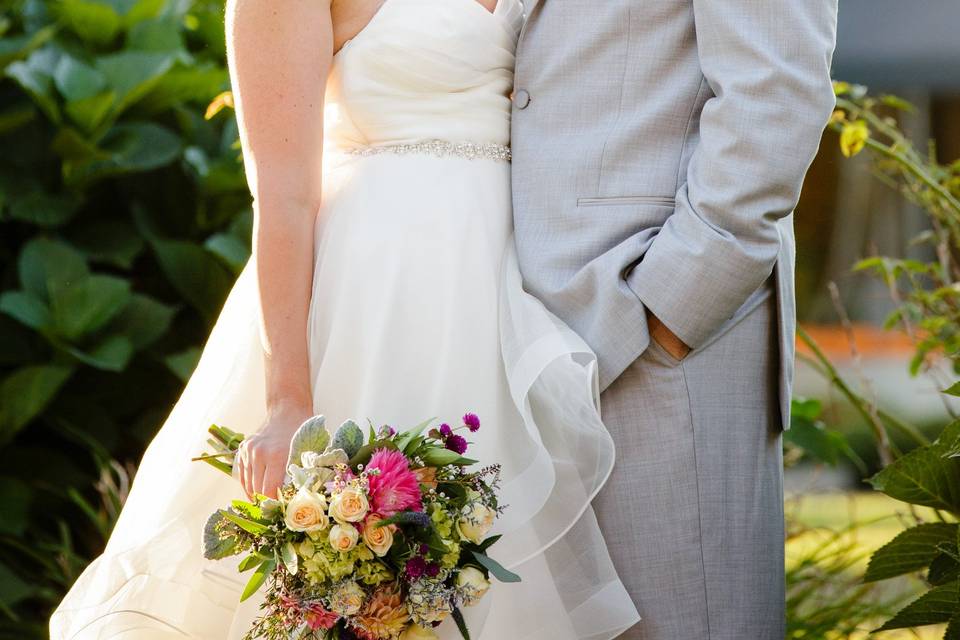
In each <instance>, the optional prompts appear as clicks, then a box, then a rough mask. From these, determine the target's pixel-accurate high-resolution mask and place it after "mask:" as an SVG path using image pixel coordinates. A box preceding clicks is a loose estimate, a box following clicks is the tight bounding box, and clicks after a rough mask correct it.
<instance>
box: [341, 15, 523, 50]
mask: <svg viewBox="0 0 960 640" xmlns="http://www.w3.org/2000/svg"><path fill="white" fill-rule="evenodd" d="M399 1H401V0H384V1H383V3H381V4H380V6H379V7H378V8H377V10H376V11H375V12H374V14H373V16H371V17H370V19H369V20H368V21H367V24H365V25H363V28H362V29H360V31H358V32H357V33H355V34H354V35H353V37H352V38H349V39H347V40H346V41H344V43H343V44H342V45H340V48H339V49H337V51H336V52H334V54H333V59H334V61H336V60H337V58H338V57H340V55H341V54H342V53H344V52H345V51H346V50H347V49H348V48H349V47H350V45H352V44H353V43H354V42H356V41H357V40H358V39H360V38H361V37H363V36H364V34H365V33H366V32H367V31H369V30H370V29H371V27H373V26H374V25H375V24H376V23H377V21H378V20H379V19H380V18H381V16H382V15H383V14H384V13H385V12H386V10H387V9H388V7H389V5H392V4H394V3H396V2H399ZM443 1H445V2H446V1H449V0H443ZM455 1H458V2H463V3H468V4H472V5H473V6H474V7H475V8H476V9H477V10H479V11H480V12H482V13H483V14H484V15H486V16H487V17H488V18H490V19H493V20H496V21H498V22H500V23H501V24H502V25H503V26H504V27H506V28H508V29H511V30H513V31H514V32H516V28H515V25H514V24H512V23H511V22H510V21H509V20H508V16H509V12H508V9H509V6H510V3H513V5H514V6H516V5H517V3H518V2H519V0H497V4H496V5H495V6H494V8H493V11H490V10H489V9H487V8H486V7H484V6H483V5H482V4H480V3H479V2H477V0H455Z"/></svg>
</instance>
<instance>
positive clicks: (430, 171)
mask: <svg viewBox="0 0 960 640" xmlns="http://www.w3.org/2000/svg"><path fill="white" fill-rule="evenodd" d="M522 21H523V11H522V7H521V5H520V3H519V0H498V1H497V0H362V1H360V0H350V1H346V0H343V1H338V0H328V1H327V2H319V1H316V0H287V1H286V2H280V3H278V2H267V1H265V0H230V1H228V2H227V33H228V44H229V67H230V73H231V79H232V85H233V89H234V96H235V105H236V114H237V118H238V121H239V123H240V131H241V136H240V138H241V143H242V149H243V156H244V160H245V167H246V173H247V179H248V182H249V186H250V189H251V192H252V194H253V197H254V208H255V214H256V225H255V230H254V252H253V257H252V259H251V260H250V263H249V264H248V266H247V268H246V269H245V270H244V272H243V273H242V275H241V276H240V278H239V280H238V281H237V283H236V285H235V287H234V289H233V291H232V292H231V294H230V296H229V298H228V300H227V302H226V305H225V306H224V308H223V311H222V314H221V316H220V318H219V320H218V321H217V323H216V326H215V327H214V329H213V332H212V334H211V336H210V339H209V342H208V343H207V345H206V348H205V350H204V352H203V356H202V358H201V360H200V363H199V365H198V367H197V369H196V371H195V372H194V374H193V377H192V378H191V380H190V382H189V384H188V385H187V387H186V389H185V391H184V393H183V395H182V397H181V398H180V400H179V401H178V403H177V404H176V406H175V407H174V408H173V411H172V413H171V414H170V416H169V418H168V419H167V421H166V423H165V424H164V426H163V427H162V429H161V430H160V432H159V433H158V434H157V436H156V438H155V439H154V440H153V442H152V443H151V444H150V446H149V448H148V450H147V452H146V454H145V455H144V458H143V461H142V463H141V465H140V468H139V471H138V473H137V476H136V479H135V481H134V484H133V488H132V490H131V492H130V496H129V498H128V500H127V503H126V505H125V506H124V509H123V512H122V514H121V515H120V518H119V521H118V522H117V525H116V528H115V530H114V531H113V534H112V536H111V538H110V540H109V543H108V545H107V548H106V550H105V551H104V553H103V555H102V556H100V557H99V558H97V559H96V561H94V562H93V563H92V564H91V565H90V566H89V567H88V568H87V569H86V571H85V572H84V573H83V574H82V575H81V576H80V578H79V579H78V580H77V582H76V584H75V585H74V586H73V588H72V589H71V591H70V592H69V593H68V594H67V596H66V597H65V599H64V600H63V602H62V603H61V604H60V606H59V607H58V609H57V610H56V612H55V613H54V615H53V617H52V619H51V622H50V633H51V638H53V639H54V640H68V639H69V640H106V639H114V640H116V639H123V640H153V639H167V638H201V639H227V638H229V639H239V638H241V637H242V636H243V635H244V633H245V632H246V630H247V629H248V628H249V625H250V623H251V621H252V620H253V618H254V617H256V615H257V613H258V602H257V598H256V597H254V598H251V599H250V600H247V601H246V602H244V603H243V604H242V605H241V604H240V603H239V595H240V592H241V591H242V588H243V584H244V582H245V580H244V579H243V578H244V577H245V576H241V575H240V574H239V573H238V572H237V571H236V568H235V565H234V564H233V563H232V562H230V561H220V562H212V561H207V560H204V559H203V557H202V555H201V551H200V539H201V530H202V526H203V523H204V521H205V520H206V518H207V516H208V515H209V514H210V513H211V512H212V511H214V510H215V509H216V508H218V507H220V506H222V505H224V504H227V503H229V501H230V500H231V499H236V498H242V497H243V496H244V493H246V494H247V495H250V494H252V493H253V492H260V493H263V494H267V495H272V494H274V493H275V490H276V488H277V486H278V485H279V484H280V483H281V482H282V481H283V476H284V473H285V469H284V464H285V461H286V457H287V452H288V445H289V441H290V437H291V434H292V433H293V431H294V430H295V429H296V428H297V427H298V426H299V425H300V423H301V422H302V421H303V420H304V419H305V418H307V417H309V416H311V415H313V414H315V413H323V414H325V415H326V417H327V424H332V425H334V426H335V425H336V424H339V423H340V422H341V421H342V420H344V419H347V418H356V419H358V420H365V419H367V418H370V419H372V420H374V421H375V422H376V423H378V424H384V423H387V424H391V425H395V426H398V427H401V428H403V427H408V426H412V425H413V424H415V423H418V422H420V421H422V420H423V419H424V418H426V417H429V416H439V417H441V418H442V419H446V420H455V419H457V417H458V416H460V415H462V414H463V413H464V412H467V411H470V412H475V413H477V414H479V415H480V417H481V419H482V420H483V421H484V428H483V429H482V430H481V431H480V432H478V433H477V434H475V438H474V439H475V440H476V442H475V443H474V444H473V445H472V448H471V453H473V454H476V457H478V458H480V459H482V460H488V461H496V462H500V463H502V465H503V475H502V479H503V480H502V491H501V498H502V502H503V503H506V504H508V505H509V508H508V509H507V510H506V512H505V514H504V515H503V517H502V518H501V519H500V520H499V521H498V525H497V527H498V530H497V531H496V532H497V533H502V534H504V538H503V539H502V540H501V541H500V542H499V543H498V545H497V547H496V555H497V557H498V559H499V560H500V561H501V562H503V563H504V564H505V565H506V566H508V567H510V568H512V569H513V570H514V571H516V572H517V573H519V574H520V575H521V576H522V578H523V581H522V582H521V583H518V584H499V583H498V584H496V585H495V586H494V588H493V589H492V590H491V595H489V596H488V597H487V598H485V599H484V601H483V602H482V603H481V604H480V605H478V606H477V607H473V608H471V609H469V610H467V612H466V613H467V621H468V624H469V626H470V628H471V632H472V637H473V638H475V639H476V638H479V639H481V640H487V639H489V640H502V639H507V638H510V639H517V640H519V639H531V640H533V639H537V640H564V639H574V638H576V639H581V638H582V639H591V640H606V639H608V638H613V637H615V636H617V635H619V634H620V633H622V632H623V631H625V630H626V629H627V628H629V627H630V626H632V625H633V624H634V623H635V622H636V621H637V619H638V618H637V613H636V609H635V607H634V605H633V603H632V602H631V600H630V598H629V596H628V594H627V592H626V590H625V589H624V587H623V585H622V584H621V582H620V580H619V578H618V577H617V575H616V572H615V571H614V569H613V566H612V564H611V562H610V558H609V556H608V554H607V550H606V546H605V544H604V540H603V537H602V535H601V534H600V531H599V528H598V526H597V523H596V519H595V517H594V514H593V511H592V509H591V508H590V501H591V500H592V498H593V497H594V496H595V495H596V493H597V491H599V489H600V488H601V486H602V485H603V483H604V482H605V481H606V479H607V476H608V475H609V473H610V471H611V468H612V466H613V459H614V451H613V443H612V440H611V439H610V436H609V434H608V433H607V431H606V429H605V428H604V426H603V423H602V422H601V421H600V417H599V413H598V411H599V409H598V400H597V397H598V396H597V382H596V363H595V357H594V356H593V354H592V353H591V352H590V350H589V348H588V347H587V346H586V345H585V344H584V343H583V341H582V340H581V339H580V338H579V337H578V336H576V335H575V334H574V333H573V332H572V331H571V330H569V329H568V328H567V327H566V326H565V325H564V324H563V323H562V322H560V321H559V320H558V319H556V318H555V317H553V316H552V315H550V314H549V313H548V312H547V311H546V310H545V309H544V307H543V306H542V305H541V304H540V303H539V302H538V301H537V300H536V299H534V298H532V297H531V296H529V295H528V294H526V293H525V292H524V291H523V289H522V287H521V280H520V273H519V271H518V268H517V262H516V257H515V253H514V246H513V238H512V230H511V194H510V164H509V158H510V151H509V148H508V146H507V145H508V143H509V135H510V98H509V95H510V91H511V85H512V79H513V64H514V53H515V47H516V43H517V38H518V34H519V30H520V28H521V25H522ZM211 423H218V424H223V425H225V426H228V427H230V428H232V429H234V430H236V431H240V432H242V433H246V434H247V435H248V437H247V439H246V440H245V441H244V443H243V444H242V446H241V452H240V455H239V464H238V465H237V466H238V468H239V474H238V475H239V477H238V478H237V480H238V481H239V482H236V481H232V480H230V479H229V478H227V477H225V476H222V474H219V473H217V472H215V471H214V470H212V469H210V468H209V467H207V466H206V465H203V464H200V463H192V462H190V458H191V457H193V456H196V455H198V454H199V453H200V452H202V451H203V449H204V447H205V439H206V428H207V426H208V425H209V424H211ZM612 533H613V534H614V535H626V536H629V535H630V532H629V531H617V532H612ZM436 631H437V634H438V635H439V636H440V637H441V638H444V639H447V638H458V637H459V632H458V631H457V629H456V627H455V626H454V625H453V623H452V622H451V621H449V620H447V621H444V622H443V623H442V624H441V625H440V626H439V627H437V629H436Z"/></svg>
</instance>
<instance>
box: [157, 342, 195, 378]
mask: <svg viewBox="0 0 960 640" xmlns="http://www.w3.org/2000/svg"><path fill="white" fill-rule="evenodd" d="M200 353H201V351H200V349H199V348H197V347H190V348H189V349H185V350H183V351H180V352H178V353H172V354H170V355H168V356H166V357H165V358H164V359H163V363H164V364H165V365H167V368H168V369H170V371H171V372H172V373H173V375H175V376H177V378H179V379H180V381H181V382H183V383H186V382H187V380H189V379H190V376H191V375H192V374H193V370H194V369H196V368H197V363H198V362H199V361H200Z"/></svg>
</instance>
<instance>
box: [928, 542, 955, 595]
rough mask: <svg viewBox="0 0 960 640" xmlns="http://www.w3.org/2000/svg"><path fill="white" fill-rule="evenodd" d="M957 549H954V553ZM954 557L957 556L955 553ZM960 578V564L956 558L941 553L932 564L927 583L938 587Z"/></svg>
mask: <svg viewBox="0 0 960 640" xmlns="http://www.w3.org/2000/svg"><path fill="white" fill-rule="evenodd" d="M955 551H956V549H954V552H955ZM954 555H956V554H955V553H954ZM958 578H960V563H957V560H956V558H955V557H953V556H951V555H950V554H947V553H941V554H939V555H938V556H937V557H936V558H934V559H933V561H932V562H931V563H930V571H928V572H927V582H929V583H930V584H931V585H934V586H938V585H942V584H946V583H948V582H953V581H955V580H957V579H958Z"/></svg>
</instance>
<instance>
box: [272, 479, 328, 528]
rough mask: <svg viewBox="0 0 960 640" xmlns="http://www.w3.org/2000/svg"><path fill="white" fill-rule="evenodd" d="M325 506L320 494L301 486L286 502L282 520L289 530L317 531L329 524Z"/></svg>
mask: <svg viewBox="0 0 960 640" xmlns="http://www.w3.org/2000/svg"><path fill="white" fill-rule="evenodd" d="M326 508H327V499H326V498H325V497H324V496H323V495H322V494H319V493H315V492H313V491H310V490H309V489H306V488H302V489H300V490H299V491H297V493H296V494H294V496H293V497H292V498H291V499H290V501H289V502H287V505H286V508H285V509H284V514H283V521H284V523H285V524H286V525H287V528H288V529H290V530H291V531H308V532H309V531H319V530H321V529H324V528H326V526H327V525H328V524H330V518H328V517H327V514H326V513H325V511H326Z"/></svg>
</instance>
